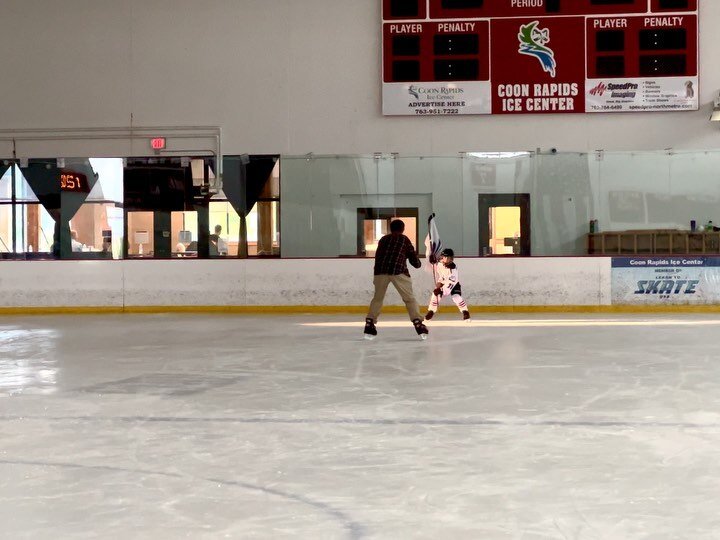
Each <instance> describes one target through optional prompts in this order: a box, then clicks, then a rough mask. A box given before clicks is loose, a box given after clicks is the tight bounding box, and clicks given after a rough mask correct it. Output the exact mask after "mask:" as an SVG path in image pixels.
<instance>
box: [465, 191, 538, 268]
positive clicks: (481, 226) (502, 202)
mask: <svg viewBox="0 0 720 540" xmlns="http://www.w3.org/2000/svg"><path fill="white" fill-rule="evenodd" d="M498 206H519V207H520V254H519V255H501V256H504V257H529V256H530V255H531V249H530V246H531V242H530V194H529V193H494V194H480V195H478V233H479V239H480V250H479V253H478V254H479V255H480V256H482V255H483V248H489V247H490V219H489V212H490V208H495V207H498Z"/></svg>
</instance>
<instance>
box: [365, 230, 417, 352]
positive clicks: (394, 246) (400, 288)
mask: <svg viewBox="0 0 720 540" xmlns="http://www.w3.org/2000/svg"><path fill="white" fill-rule="evenodd" d="M404 232H405V223H403V222H402V221H401V220H399V219H395V220H393V221H392V222H391V223H390V234H386V235H385V236H383V237H382V238H381V239H380V241H379V242H378V248H377V251H376V252H375V268H374V272H373V273H374V278H373V284H374V286H375V295H374V296H373V299H372V302H370V308H369V310H368V314H367V317H366V319H365V338H366V339H373V338H374V337H375V336H377V328H376V327H375V324H376V323H377V318H378V316H379V315H380V310H381V309H382V306H383V302H384V300H385V293H386V292H387V288H388V285H390V283H392V284H393V286H394V287H395V289H397V292H398V293H400V297H401V298H402V300H403V302H405V307H406V308H407V312H408V315H409V316H410V320H411V321H412V323H413V325H414V326H415V331H416V332H417V333H418V335H419V336H420V337H421V338H423V339H425V337H427V334H428V329H427V327H426V326H425V325H424V324H423V322H422V316H421V315H420V310H419V308H418V304H417V300H415V295H414V294H413V289H412V279H411V278H410V272H408V268H407V261H410V264H411V265H413V266H414V267H415V268H420V266H421V263H420V259H418V256H417V253H416V251H415V248H414V247H413V245H412V242H410V239H409V238H408V237H407V236H405V235H404V234H403V233H404Z"/></svg>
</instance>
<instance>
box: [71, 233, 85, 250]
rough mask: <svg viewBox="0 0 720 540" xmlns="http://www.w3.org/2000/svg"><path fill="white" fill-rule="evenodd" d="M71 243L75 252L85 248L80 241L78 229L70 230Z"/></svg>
mask: <svg viewBox="0 0 720 540" xmlns="http://www.w3.org/2000/svg"><path fill="white" fill-rule="evenodd" d="M70 244H71V245H72V250H73V251H74V252H78V251H82V250H83V245H82V244H81V243H80V242H79V241H78V233H77V231H74V230H73V231H70Z"/></svg>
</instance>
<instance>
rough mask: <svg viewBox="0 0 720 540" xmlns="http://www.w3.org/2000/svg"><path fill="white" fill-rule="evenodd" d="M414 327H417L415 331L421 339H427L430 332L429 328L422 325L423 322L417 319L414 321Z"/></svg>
mask: <svg viewBox="0 0 720 540" xmlns="http://www.w3.org/2000/svg"><path fill="white" fill-rule="evenodd" d="M413 325H414V326H415V331H416V332H417V334H418V336H420V339H423V340H425V339H427V337H428V334H429V332H428V329H427V326H425V325H424V324H423V323H422V320H420V319H415V320H414V321H413Z"/></svg>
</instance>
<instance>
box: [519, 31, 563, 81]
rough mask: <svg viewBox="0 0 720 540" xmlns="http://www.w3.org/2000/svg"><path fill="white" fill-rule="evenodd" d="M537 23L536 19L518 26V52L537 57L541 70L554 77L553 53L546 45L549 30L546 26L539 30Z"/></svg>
mask: <svg viewBox="0 0 720 540" xmlns="http://www.w3.org/2000/svg"><path fill="white" fill-rule="evenodd" d="M539 25H540V23H539V22H538V21H533V22H531V23H529V24H525V25H521V26H520V33H518V39H519V40H520V49H519V51H518V52H519V53H520V54H526V55H528V56H534V57H535V58H537V59H538V61H539V62H540V64H541V65H542V67H543V71H545V72H547V73H549V74H550V75H551V76H552V77H555V68H556V67H557V62H555V53H554V52H553V50H552V49H551V48H550V47H547V46H546V45H547V44H548V43H549V42H550V30H548V29H547V28H546V29H544V30H541V29H540V28H538V26H539Z"/></svg>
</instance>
